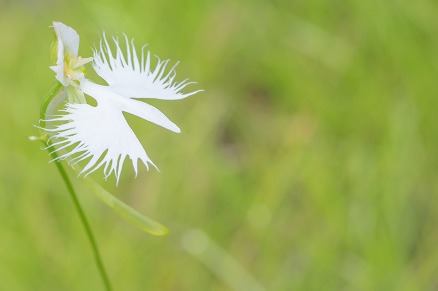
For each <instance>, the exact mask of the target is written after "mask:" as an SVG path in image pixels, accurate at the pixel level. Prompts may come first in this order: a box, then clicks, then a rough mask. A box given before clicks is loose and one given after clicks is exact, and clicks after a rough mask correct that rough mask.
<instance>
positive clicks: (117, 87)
mask: <svg viewBox="0 0 438 291" xmlns="http://www.w3.org/2000/svg"><path fill="white" fill-rule="evenodd" d="M125 40H126V50H127V53H126V56H125V55H124V54H123V52H122V50H121V48H120V45H119V41H118V40H117V39H114V43H115V45H116V54H115V56H114V55H113V52H112V50H111V48H110V45H109V43H108V41H107V39H106V37H105V35H104V37H103V42H102V41H101V42H100V50H95V51H94V62H93V67H94V70H95V71H96V73H97V74H98V75H99V76H101V77H102V78H103V79H104V80H105V81H106V82H107V83H108V85H109V86H110V89H111V90H113V91H114V92H116V93H118V94H120V95H122V96H126V97H132V98H156V99H165V100H176V99H182V98H186V97H188V96H191V95H193V94H195V93H197V92H199V91H202V90H199V91H195V92H191V93H186V94H183V93H181V92H180V91H181V90H182V89H183V88H184V87H186V86H187V85H189V84H192V83H190V82H187V80H184V81H182V82H180V83H176V82H174V78H175V67H176V65H174V66H173V67H172V68H171V69H170V70H169V71H168V72H167V73H165V72H166V66H167V64H168V63H169V60H166V61H161V60H160V59H158V64H157V65H156V67H155V69H153V70H152V69H151V57H150V52H149V51H148V52H147V55H146V59H145V55H144V47H143V48H142V51H141V60H139V58H138V55H137V51H136V49H135V46H134V40H131V42H129V40H128V38H127V37H126V35H125Z"/></svg>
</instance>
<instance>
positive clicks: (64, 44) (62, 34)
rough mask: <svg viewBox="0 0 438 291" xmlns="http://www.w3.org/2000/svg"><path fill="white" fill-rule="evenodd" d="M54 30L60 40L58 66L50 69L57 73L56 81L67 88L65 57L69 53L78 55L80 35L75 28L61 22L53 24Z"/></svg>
mask: <svg viewBox="0 0 438 291" xmlns="http://www.w3.org/2000/svg"><path fill="white" fill-rule="evenodd" d="M53 29H54V30H55V33H56V37H57V38H58V52H57V60H56V65H55V66H51V67H50V69H52V70H53V71H54V72H55V73H56V79H57V80H58V81H59V82H61V84H62V85H64V86H67V85H68V82H67V79H66V78H65V76H64V56H65V54H67V53H71V54H73V55H74V56H77V55H78V50H79V35H78V33H77V32H76V31H75V30H74V29H73V28H71V27H69V26H67V25H65V24H63V23H61V22H53Z"/></svg>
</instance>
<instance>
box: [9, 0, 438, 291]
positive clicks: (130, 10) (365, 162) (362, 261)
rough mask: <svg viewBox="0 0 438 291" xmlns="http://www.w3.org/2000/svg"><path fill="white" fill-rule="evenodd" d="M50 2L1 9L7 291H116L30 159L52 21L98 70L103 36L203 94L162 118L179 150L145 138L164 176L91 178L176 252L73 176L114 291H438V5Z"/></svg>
mask: <svg viewBox="0 0 438 291" xmlns="http://www.w3.org/2000/svg"><path fill="white" fill-rule="evenodd" d="M34 2H35V1H33V2H32V1H6V2H4V3H0V27H2V33H0V98H1V102H2V106H1V107H0V119H1V122H0V132H1V133H2V137H1V138H0V163H1V165H2V166H1V167H0V221H1V227H0V229H1V231H0V290H102V288H103V287H102V283H101V281H100V278H99V276H98V272H97V269H96V267H95V265H94V261H93V258H92V253H91V251H90V247H89V245H88V242H87V239H86V236H85V233H84V231H83V229H82V228H81V225H80V222H79V220H78V218H77V214H76V213H75V212H74V208H73V206H72V203H71V201H70V198H69V196H68V193H67V192H66V189H65V186H64V185H63V184H62V180H61V179H60V176H59V174H58V173H57V172H56V169H55V167H54V165H52V164H48V161H49V156H48V154H47V152H46V151H42V150H40V148H41V146H40V144H39V143H35V142H30V141H29V140H28V139H27V137H28V136H30V135H35V134H37V129H36V128H34V127H33V126H32V125H35V124H37V123H38V119H39V107H40V103H41V101H42V99H43V97H44V95H45V94H46V92H47V90H48V89H49V88H50V86H51V84H52V83H53V81H54V74H53V72H52V71H50V70H49V68H48V66H49V65H50V60H49V53H48V49H49V45H50V43H51V41H52V38H53V33H52V31H51V30H50V29H49V28H48V26H49V25H50V24H51V21H53V20H57V21H62V22H64V23H66V24H67V25H70V26H72V27H73V28H75V29H76V30H77V31H78V33H79V34H80V36H81V48H80V55H81V56H83V57H87V56H90V55H91V49H90V48H91V47H93V46H94V45H95V44H97V43H98V41H99V37H100V35H101V33H102V31H103V30H104V31H105V32H106V33H107V35H115V34H118V35H121V33H122V32H125V33H127V34H128V36H130V37H134V38H135V41H136V44H137V45H139V46H140V45H141V44H143V43H148V44H149V48H150V49H151V51H152V52H153V53H154V54H157V55H158V56H160V57H161V58H163V59H167V58H170V59H172V60H175V61H177V60H180V61H181V64H180V65H179V66H178V68H177V73H178V74H177V77H178V78H179V80H182V79H184V78H185V77H190V79H191V80H193V81H197V82H198V85H194V86H193V87H192V88H193V89H198V88H202V89H204V90H205V92H203V93H200V94H197V95H195V96H193V97H190V98H188V99H186V100H182V101H175V102H172V101H153V102H151V104H153V105H155V106H157V107H158V108H160V109H161V110H162V111H163V112H164V113H165V114H167V115H168V116H169V118H170V119H171V120H173V121H174V122H175V123H176V124H178V125H179V126H180V127H181V129H182V133H181V134H180V135H177V134H173V133H171V132H169V131H166V130H163V129H161V128H159V127H157V126H154V125H151V124H148V123H147V122H144V121H143V120H138V119H136V118H129V121H130V124H131V125H132V127H133V128H134V129H135V131H136V133H137V135H138V136H139V138H140V140H141V141H142V143H143V144H144V146H145V149H146V151H147V152H148V154H149V156H150V157H151V158H152V160H153V161H154V162H155V163H156V164H157V165H158V167H159V168H160V171H161V172H160V173H158V172H157V171H155V170H151V171H150V172H147V171H146V170H145V169H142V171H141V172H140V174H139V176H138V177H137V178H135V179H134V178H133V171H132V169H131V168H130V166H129V165H128V164H127V165H125V169H124V173H123V174H122V177H121V181H120V184H119V187H117V188H116V187H115V181H114V179H109V180H108V181H107V182H105V181H103V179H102V176H103V174H102V172H101V171H98V172H97V173H96V174H93V177H94V178H95V179H96V180H97V181H102V183H101V184H102V185H103V186H104V187H106V188H107V189H109V190H110V191H112V192H113V193H115V194H116V195H117V197H119V198H120V199H122V200H123V201H125V202H127V203H128V204H130V205H131V206H133V207H135V208H136V209H138V210H140V211H141V212H143V213H145V214H147V215H148V216H150V217H153V218H155V219H157V220H158V221H160V222H162V223H164V224H165V225H166V226H168V227H169V228H170V234H169V235H167V236H164V237H154V236H150V235H147V234H145V233H143V232H141V231H139V230H138V229H136V228H134V227H132V226H131V225H129V224H128V223H126V222H125V221H123V220H122V219H120V218H119V217H118V216H117V215H115V214H114V213H113V212H112V211H111V210H110V209H108V208H107V207H106V206H105V205H103V204H102V203H101V202H100V201H99V200H97V199H96V198H95V196H94V195H93V194H92V193H90V192H89V190H88V189H87V188H86V187H85V186H84V185H83V182H82V181H81V180H82V178H77V179H76V178H74V172H73V171H70V172H69V174H70V175H71V176H72V178H73V182H74V184H75V186H76V188H77V190H78V192H79V198H80V200H81V202H82V204H83V207H84V208H85V211H86V213H87V214H88V217H89V220H90V223H91V225H92V228H93V230H94V231H95V235H96V238H97V241H98V242H99V245H100V247H101V253H102V256H103V260H104V262H105V264H106V267H107V271H108V273H109V275H110V277H111V279H112V284H113V285H114V289H115V290H233V289H232V288H235V290H242V288H245V286H246V288H248V289H249V290H250V289H252V290H254V287H248V286H251V284H252V283H254V284H256V285H257V284H260V285H262V286H264V288H266V290H435V289H436V288H437V286H438V279H437V278H438V249H437V244H438V232H437V231H436V225H437V221H438V200H437V198H436V195H437V193H438V179H437V178H436V177H437V173H438V171H437V170H438V158H437V154H436V152H437V149H438V122H437V120H436V116H437V114H436V108H438V101H437V100H438V82H437V80H438V37H437V33H436V31H437V28H438V18H437V17H436V11H437V9H438V4H436V3H435V2H433V1H425V0H423V1H419V2H412V1H411V2H409V1H402V0H398V1H386V2H385V1H380V2H379V1H353V0H348V1H301V2H297V3H295V2H293V1H261V0H258V1H245V0H242V1H200V0H197V1H185V3H184V2H181V3H180V2H177V1H169V0H167V1H143V2H142V1H132V2H122V1H121V2H116V1H113V2H111V3H110V4H107V3H106V2H105V1H76V3H73V2H67V1H65V2H64V3H63V2H54V1H39V2H35V3H34ZM90 71H91V70H90ZM91 75H92V76H94V75H93V74H91ZM194 230H198V231H194ZM199 230H200V231H199ZM193 234H195V235H193ZM230 270H231V271H230ZM242 286H243V287H242ZM257 286H258V285H257Z"/></svg>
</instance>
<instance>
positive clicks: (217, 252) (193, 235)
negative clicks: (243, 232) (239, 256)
mask: <svg viewBox="0 0 438 291" xmlns="http://www.w3.org/2000/svg"><path fill="white" fill-rule="evenodd" d="M182 245H183V247H184V249H185V250H186V251H187V252H189V253H190V254H192V255H193V256H194V257H195V258H197V259H198V260H199V261H200V262H201V263H203V264H204V265H205V266H206V267H207V268H208V269H209V270H210V271H211V272H212V273H213V274H215V275H216V276H217V277H218V278H221V279H222V280H223V281H224V282H225V283H227V284H228V286H229V287H230V288H231V289H232V290H235V291H242V290H251V291H265V290H266V289H265V288H264V287H263V285H262V284H260V283H259V282H258V281H257V279H256V278H255V277H254V276H252V275H251V274H250V273H249V272H248V271H247V270H246V269H245V268H244V267H243V266H242V265H241V264H240V263H239V262H238V261H237V260H236V259H235V258H234V257H233V256H232V255H231V254H229V253H228V252H227V251H226V250H225V249H223V248H222V247H221V246H219V245H218V244H217V243H216V242H214V241H213V240H212V239H211V238H210V237H209V236H208V235H207V234H206V233H205V232H204V231H202V230H200V229H191V230H188V231H186V232H185V233H184V235H183V237H182Z"/></svg>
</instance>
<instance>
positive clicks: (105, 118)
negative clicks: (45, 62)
mask: <svg viewBox="0 0 438 291" xmlns="http://www.w3.org/2000/svg"><path fill="white" fill-rule="evenodd" d="M53 27H54V29H55V32H56V35H57V38H58V44H57V61H56V66H53V67H51V69H52V70H53V71H55V73H56V79H57V80H58V81H59V82H61V83H62V84H63V85H64V86H73V87H75V89H76V92H79V94H83V93H85V94H86V95H89V96H91V97H92V98H94V99H95V100H96V102H97V106H91V105H89V104H86V103H85V102H72V101H71V100H72V99H69V100H70V101H69V102H68V103H67V104H66V107H65V109H63V110H62V113H63V114H61V115H58V116H55V117H53V118H52V119H50V120H48V121H50V122H53V123H54V124H55V126H54V128H51V129H45V130H46V131H48V132H49V133H51V135H52V137H51V138H52V139H53V140H54V142H53V144H52V145H51V146H52V147H53V148H54V152H58V151H61V150H67V152H66V153H64V154H63V155H61V156H59V157H58V158H57V159H66V158H67V159H69V160H70V163H77V162H79V161H82V160H85V159H89V160H88V163H87V164H86V165H85V167H84V168H83V170H82V172H81V173H84V174H85V175H88V174H89V173H91V172H93V171H95V170H96V169H98V168H100V167H104V174H105V178H107V177H108V176H109V175H111V174H112V173H114V174H115V176H116V179H117V182H118V180H119V178H120V173H121V171H122V167H123V163H124V161H125V159H126V157H129V158H130V159H131V161H132V164H133V167H134V170H135V173H136V174H137V171H138V166H137V163H138V160H140V161H141V162H142V163H143V164H144V165H145V166H146V168H147V169H149V166H148V164H151V165H153V166H154V167H155V168H157V167H156V166H155V164H154V163H153V162H152V161H151V160H150V158H149V157H148V155H147V154H146V152H145V150H144V149H143V147H142V145H141V144H140V142H139V141H138V139H137V137H136V135H135V134H134V132H133V131H132V129H131V128H130V126H129V125H128V123H127V121H126V119H125V117H124V116H123V112H128V113H130V114H133V115H136V116H138V117H140V118H143V119H145V120H147V121H150V122H153V123H155V124H157V125H160V126H162V127H164V128H166V129H169V130H171V131H173V132H177V133H179V132H180V129H179V127H178V126H177V125H175V124H174V123H173V122H172V121H170V120H169V119H168V118H167V117H166V116H165V115H164V114H163V113H162V112H161V111H159V110H158V109H157V108H155V107H153V106H151V105H148V104H146V103H144V102H141V101H138V100H135V99H132V98H156V99H166V100H176V99H182V98H186V97H188V96H190V95H193V94H195V93H197V92H199V91H196V92H191V93H187V94H183V93H181V92H180V91H181V89H183V88H184V87H186V86H187V85H188V84H190V83H188V82H187V81H186V80H185V81H183V82H181V83H176V82H174V78H175V70H174V69H175V67H173V68H172V69H171V70H170V71H169V72H167V73H166V72H165V69H166V65H167V64H168V62H169V61H160V60H158V64H157V65H156V67H155V68H154V69H152V66H151V60H150V53H149V52H147V55H146V57H145V55H144V51H143V50H142V53H141V59H139V58H138V55H137V51H136V49H135V47H134V44H133V41H131V42H129V40H128V38H127V37H126V36H125V39H126V50H127V51H126V54H123V53H122V50H121V48H120V45H119V42H118V40H117V39H114V43H115V47H116V51H115V54H114V52H113V50H112V49H111V47H110V45H109V43H108V41H107V39H106V37H105V36H104V38H103V43H102V41H101V45H100V49H99V50H95V51H94V62H93V68H94V70H95V71H96V73H97V74H99V76H101V77H102V78H103V79H104V80H105V81H106V82H107V83H108V86H102V85H98V84H95V83H93V82H91V81H89V80H88V79H86V78H85V77H84V70H83V65H84V64H85V63H86V62H88V61H90V58H87V59H82V58H81V57H77V54H78V47H79V36H78V34H77V33H76V31H75V30H73V29H72V28H70V27H68V26H66V25H64V24H62V23H57V22H54V23H53ZM74 100H75V101H77V100H84V101H85V98H84V99H81V98H79V99H77V98H76V99H74Z"/></svg>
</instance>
